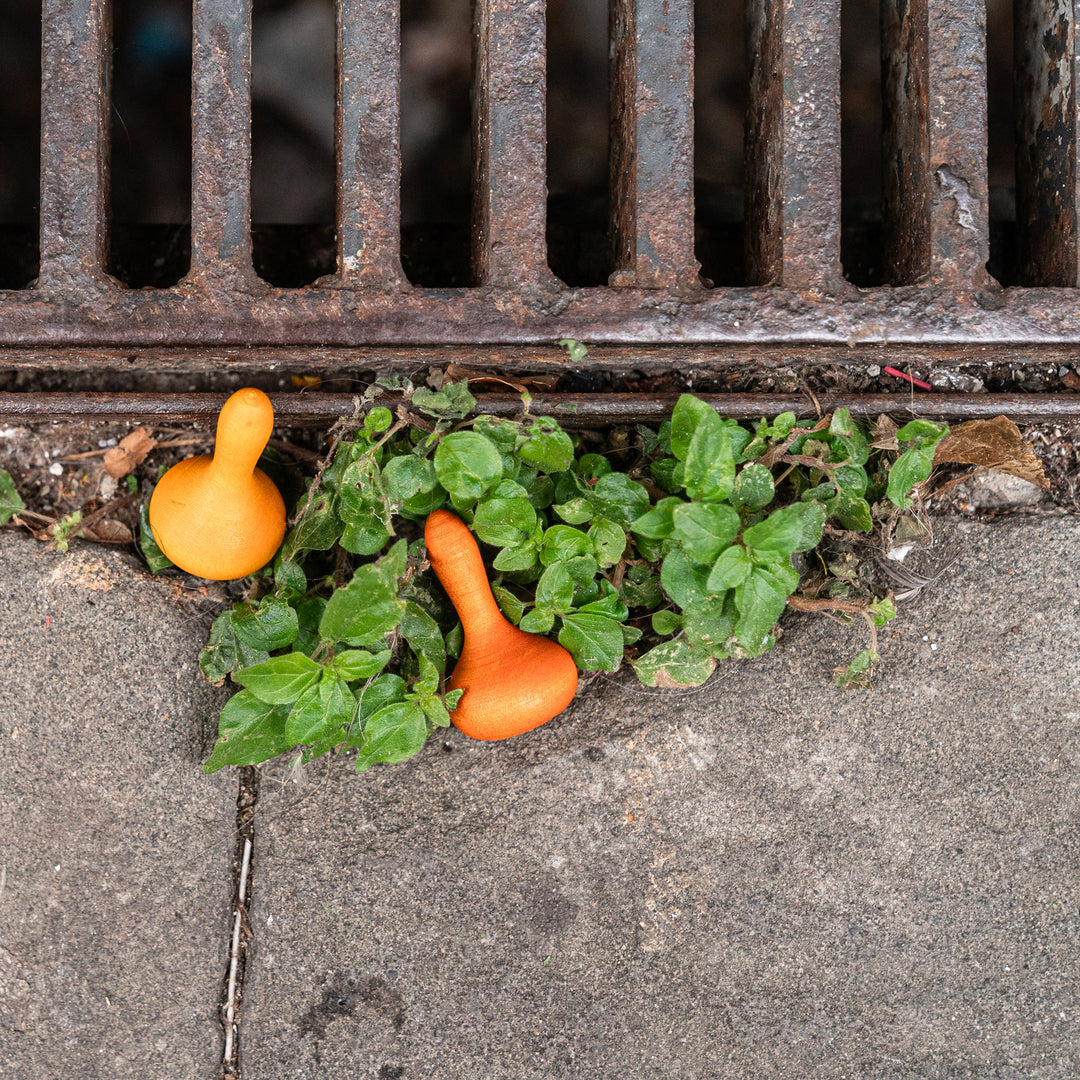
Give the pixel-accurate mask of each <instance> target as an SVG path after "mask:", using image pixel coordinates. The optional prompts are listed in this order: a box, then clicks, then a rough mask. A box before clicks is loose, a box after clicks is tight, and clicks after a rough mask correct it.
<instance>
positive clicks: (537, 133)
mask: <svg viewBox="0 0 1080 1080" xmlns="http://www.w3.org/2000/svg"><path fill="white" fill-rule="evenodd" d="M545 28H546V24H545V4H544V0H476V3H475V5H474V27H473V38H474V41H475V54H474V60H473V69H474V77H473V148H474V149H473V161H474V171H475V176H474V184H473V228H472V269H473V276H474V278H475V279H476V281H477V283H478V284H480V285H487V286H492V287H494V288H497V289H504V290H511V291H515V292H516V291H522V290H524V291H527V290H529V289H530V288H533V287H535V286H536V285H538V284H546V285H548V286H549V287H550V286H552V285H553V284H554V276H553V275H552V274H551V271H550V270H548V266H547V247H546V244H545V241H544V229H545V224H546V217H547V206H546V203H547V189H546V173H547V168H546V156H545V142H546V122H545V115H546V114H545V104H544V103H545V85H546V67H545V60H546V51H545V44H544V41H545Z"/></svg>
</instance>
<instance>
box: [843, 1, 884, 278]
mask: <svg viewBox="0 0 1080 1080" xmlns="http://www.w3.org/2000/svg"><path fill="white" fill-rule="evenodd" d="M880 40H881V20H880V6H879V4H878V2H877V0H844V2H843V4H842V6H841V13H840V193H841V203H840V206H841V210H840V262H841V264H842V265H843V268H844V276H845V277H846V278H847V279H848V281H850V282H851V283H852V284H853V285H863V286H871V285H881V284H882V283H883V282H884V281H885V280H886V276H887V274H888V272H889V271H888V267H886V265H885V260H884V258H883V256H884V251H883V249H882V243H881V241H882V208H881V204H882V190H881V164H882V156H883V154H884V147H883V144H882V131H881V100H882V85H881V69H882V62H881V52H880V50H879V49H878V47H877V45H878V42H879V41H880Z"/></svg>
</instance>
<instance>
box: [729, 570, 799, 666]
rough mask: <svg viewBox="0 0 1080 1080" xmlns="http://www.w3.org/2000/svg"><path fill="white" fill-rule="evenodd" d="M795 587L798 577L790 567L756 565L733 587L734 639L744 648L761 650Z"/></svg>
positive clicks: (796, 572) (797, 583)
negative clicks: (739, 583) (736, 611)
mask: <svg viewBox="0 0 1080 1080" xmlns="http://www.w3.org/2000/svg"><path fill="white" fill-rule="evenodd" d="M798 585H799V574H798V571H796V570H794V569H793V568H792V567H789V566H788V567H765V566H755V567H754V569H753V570H752V571H751V573H750V576H749V577H748V578H747V579H746V580H745V581H744V582H743V583H742V584H741V585H740V586H738V588H736V590H735V607H736V608H737V610H738V612H739V620H738V622H737V623H736V625H735V636H736V637H737V638H738V639H739V643H740V644H741V645H742V646H743V647H744V648H745V649H748V650H750V651H752V652H753V651H754V650H758V649H760V648H761V645H762V643H763V642H764V640H765V638H766V636H767V635H768V633H769V631H770V630H772V628H773V627H774V626H775V625H776V620H777V619H779V618H780V615H781V614H782V613H783V610H784V606H785V605H786V604H787V599H788V597H789V596H790V595H791V594H792V593H793V592H794V591H795V589H796V588H797V587H798ZM755 655H756V652H755Z"/></svg>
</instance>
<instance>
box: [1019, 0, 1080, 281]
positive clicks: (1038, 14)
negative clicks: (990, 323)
mask: <svg viewBox="0 0 1080 1080" xmlns="http://www.w3.org/2000/svg"><path fill="white" fill-rule="evenodd" d="M1076 34H1077V25H1076V7H1075V5H1074V4H1072V3H1064V2H1058V3H1049V2H1047V0H1017V3H1016V50H1015V51H1016V57H1017V68H1018V69H1017V86H1018V88H1020V90H1021V93H1019V94H1018V95H1017V97H1018V99H1019V100H1018V101H1017V112H1018V116H1017V120H1018V138H1017V148H1018V153H1017V158H1016V219H1017V225H1018V227H1019V229H1018V231H1019V237H1020V259H1019V261H1020V274H1019V276H1020V280H1021V282H1023V283H1024V284H1033V285H1034V284H1040V285H1058V286H1065V287H1071V286H1075V285H1077V283H1078V281H1077V270H1078V264H1077V259H1078V251H1077V221H1076V216H1077V170H1076V135H1077V132H1076V111H1077V98H1076V82H1077V55H1076Z"/></svg>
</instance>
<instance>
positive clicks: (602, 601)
mask: <svg viewBox="0 0 1080 1080" xmlns="http://www.w3.org/2000/svg"><path fill="white" fill-rule="evenodd" d="M600 586H601V589H602V595H601V596H600V598H599V599H598V600H593V601H592V602H591V603H588V604H582V605H580V606H579V607H578V609H577V610H578V611H579V612H580V613H581V614H582V615H606V616H607V617H608V618H610V619H618V621H619V622H622V621H623V620H625V619H626V617H627V616H628V615H629V614H630V610H629V608H627V606H626V605H625V604H624V603H623V602H622V600H621V599H620V598H619V594H618V592H617V591H616V590H615V586H614V585H612V584H611V582H610V581H607V580H603V581H601V582H600Z"/></svg>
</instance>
